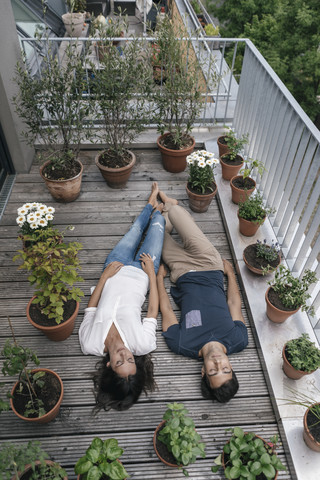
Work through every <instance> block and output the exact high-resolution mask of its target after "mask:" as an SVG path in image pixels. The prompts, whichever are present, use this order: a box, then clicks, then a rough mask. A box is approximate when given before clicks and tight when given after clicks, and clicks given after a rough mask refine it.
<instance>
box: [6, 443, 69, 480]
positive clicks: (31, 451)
mask: <svg viewBox="0 0 320 480" xmlns="http://www.w3.org/2000/svg"><path fill="white" fill-rule="evenodd" d="M48 459H49V455H48V454H47V453H46V452H45V451H44V450H42V448H41V445H40V442H38V441H30V442H28V443H27V444H24V445H17V444H14V443H3V444H2V445H1V450H0V465H1V475H2V476H1V479H2V480H19V479H20V478H23V475H24V476H25V477H24V478H28V479H30V480H44V479H49V478H54V479H55V480H58V479H61V480H67V478H68V477H67V473H66V471H65V470H64V469H63V468H62V467H61V466H60V465H59V464H57V463H55V462H52V461H51V460H48ZM26 475H27V477H26Z"/></svg>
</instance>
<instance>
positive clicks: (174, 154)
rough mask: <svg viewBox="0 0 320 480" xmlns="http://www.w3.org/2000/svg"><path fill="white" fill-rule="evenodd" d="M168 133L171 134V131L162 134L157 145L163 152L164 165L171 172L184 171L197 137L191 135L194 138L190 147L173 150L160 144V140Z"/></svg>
mask: <svg viewBox="0 0 320 480" xmlns="http://www.w3.org/2000/svg"><path fill="white" fill-rule="evenodd" d="M167 135H170V133H165V134H164V135H161V136H160V137H158V139H157V145H158V148H159V150H160V152H161V157H162V164H163V167H164V169H165V170H167V172H171V173H179V172H183V171H184V170H185V168H186V166H187V160H186V158H187V156H188V155H190V153H192V152H193V150H194V146H195V143H196V142H195V139H194V138H192V137H190V138H192V145H191V146H190V147H187V148H183V149H181V150H171V149H170V148H166V147H163V146H162V145H161V144H160V141H161V140H162V139H163V138H165V137H166V136H167Z"/></svg>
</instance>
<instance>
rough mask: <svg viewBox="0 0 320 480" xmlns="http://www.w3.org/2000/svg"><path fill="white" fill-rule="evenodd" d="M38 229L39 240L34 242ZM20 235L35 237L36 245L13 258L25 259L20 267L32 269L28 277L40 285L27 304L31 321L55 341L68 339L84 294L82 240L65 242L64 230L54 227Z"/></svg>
mask: <svg viewBox="0 0 320 480" xmlns="http://www.w3.org/2000/svg"><path fill="white" fill-rule="evenodd" d="M18 218H19V217H18ZM22 228H23V227H22ZM30 228H31V227H30ZM68 228H71V229H73V227H68ZM35 232H37V241H36V242H33V241H32V240H33V238H34V237H33V235H35ZM20 238H22V240H23V241H24V242H28V241H30V240H31V241H32V246H31V248H23V249H22V250H18V254H17V255H15V256H14V257H13V261H16V260H20V261H22V263H21V265H20V266H19V269H23V270H27V271H28V272H30V275H29V277H28V280H29V282H30V283H31V285H36V287H37V290H36V291H35V296H34V297H33V298H32V299H31V300H30V301H29V303H28V306H27V317H28V320H29V322H30V323H31V324H32V325H33V326H34V327H35V328H38V329H39V330H41V331H42V332H43V333H44V334H45V335H46V336H47V337H48V338H50V339H51V340H55V341H58V340H65V339H66V338H67V337H69V336H70V335H71V333H72V331H73V328H74V322H75V319H76V317H77V314H78V310H79V301H80V298H81V297H82V296H83V292H82V291H81V290H80V288H78V287H75V286H74V284H75V283H76V282H81V281H83V279H82V278H81V277H80V276H79V275H78V273H77V270H78V269H79V268H80V261H79V258H78V252H79V250H80V249H81V248H82V246H81V244H80V243H78V242H70V243H65V242H64V239H63V232H59V231H58V230H57V229H53V228H52V227H49V229H43V230H39V229H37V230H35V231H34V234H32V235H29V234H20Z"/></svg>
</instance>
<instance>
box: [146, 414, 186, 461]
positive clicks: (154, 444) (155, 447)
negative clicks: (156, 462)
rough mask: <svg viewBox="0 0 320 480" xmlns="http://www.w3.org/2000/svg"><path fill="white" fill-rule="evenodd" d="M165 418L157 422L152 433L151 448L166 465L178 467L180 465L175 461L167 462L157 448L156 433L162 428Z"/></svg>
mask: <svg viewBox="0 0 320 480" xmlns="http://www.w3.org/2000/svg"><path fill="white" fill-rule="evenodd" d="M165 423H166V422H165V420H163V421H162V422H161V423H159V425H158V426H157V428H156V430H155V432H154V434H153V448H154V450H155V452H156V454H157V457H158V458H159V459H160V460H161V462H163V463H164V464H165V465H167V466H168V467H174V468H179V467H180V466H181V465H177V464H176V463H169V462H167V461H166V460H165V459H164V458H162V457H161V455H160V453H159V451H158V449H157V435H158V432H159V430H161V429H162V427H163V426H164V424H165Z"/></svg>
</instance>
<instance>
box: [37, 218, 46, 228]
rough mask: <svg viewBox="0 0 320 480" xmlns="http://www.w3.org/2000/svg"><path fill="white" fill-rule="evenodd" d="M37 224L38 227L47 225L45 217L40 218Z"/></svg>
mask: <svg viewBox="0 0 320 480" xmlns="http://www.w3.org/2000/svg"><path fill="white" fill-rule="evenodd" d="M38 225H39V227H46V226H47V225H48V222H47V220H46V219H45V218H40V220H39V221H38Z"/></svg>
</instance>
